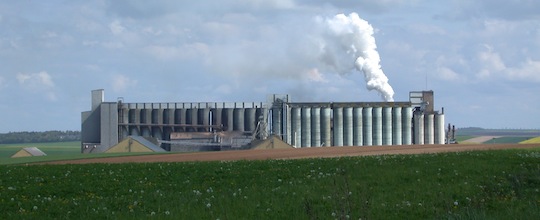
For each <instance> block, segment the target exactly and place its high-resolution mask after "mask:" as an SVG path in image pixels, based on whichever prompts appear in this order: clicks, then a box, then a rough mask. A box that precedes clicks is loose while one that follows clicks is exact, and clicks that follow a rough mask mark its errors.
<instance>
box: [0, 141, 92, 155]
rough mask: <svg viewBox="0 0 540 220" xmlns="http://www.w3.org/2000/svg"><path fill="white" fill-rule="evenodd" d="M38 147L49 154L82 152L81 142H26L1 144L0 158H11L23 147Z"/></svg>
mask: <svg viewBox="0 0 540 220" xmlns="http://www.w3.org/2000/svg"><path fill="white" fill-rule="evenodd" d="M25 147H37V148H39V149H40V150H41V151H43V152H45V153H46V154H47V155H51V156H56V155H66V154H67V155H70V154H71V155H72V154H80V153H81V142H78V141H73V142H52V143H25V144H0V158H1V159H4V158H9V157H11V155H13V154H15V153H16V152H17V151H19V150H20V149H22V148H25Z"/></svg>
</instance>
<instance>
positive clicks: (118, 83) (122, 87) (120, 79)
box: [112, 75, 137, 92]
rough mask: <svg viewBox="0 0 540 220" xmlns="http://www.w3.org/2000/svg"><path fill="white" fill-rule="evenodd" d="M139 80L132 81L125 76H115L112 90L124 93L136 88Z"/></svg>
mask: <svg viewBox="0 0 540 220" xmlns="http://www.w3.org/2000/svg"><path fill="white" fill-rule="evenodd" d="M136 85H137V80H135V79H131V78H129V77H127V76H125V75H114V76H113V78H112V89H113V90H114V91H115V92H124V91H126V90H127V89H128V88H131V87H135V86H136Z"/></svg>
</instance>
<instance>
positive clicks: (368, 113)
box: [362, 107, 373, 146]
mask: <svg viewBox="0 0 540 220" xmlns="http://www.w3.org/2000/svg"><path fill="white" fill-rule="evenodd" d="M372 116H373V107H364V108H363V109H362V125H363V126H362V129H363V135H362V136H363V138H364V144H363V145H364V146H371V145H373V117H372Z"/></svg>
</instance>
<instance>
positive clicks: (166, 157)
mask: <svg viewBox="0 0 540 220" xmlns="http://www.w3.org/2000/svg"><path fill="white" fill-rule="evenodd" d="M534 147H540V144H452V145H409V146H371V147H317V148H301V149H267V150H243V151H214V152H198V153H177V154H174V153H172V154H157V155H141V156H123V157H110V158H93V159H82V160H69V161H55V162H48V163H47V164H86V163H147V162H183V161H233V160H266V159H297V158H321V157H344V156H366V155H384V154H423V153H440V152H457V151H471V150H497V149H524V148H534Z"/></svg>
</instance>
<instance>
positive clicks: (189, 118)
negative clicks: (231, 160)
mask: <svg viewBox="0 0 540 220" xmlns="http://www.w3.org/2000/svg"><path fill="white" fill-rule="evenodd" d="M220 106H223V107H224V108H222V107H220ZM229 106H230V105H229ZM242 106H245V107H234V105H233V106H232V107H228V106H227V105H226V104H218V103H215V104H213V105H209V104H207V105H206V106H203V108H199V107H198V106H193V107H190V106H187V108H186V104H175V103H172V104H170V103H164V104H159V103H158V104H155V103H151V104H146V105H145V104H144V103H142V104H141V103H134V104H129V105H127V106H123V107H120V108H119V110H118V111H119V112H118V115H119V130H120V132H121V133H120V134H121V135H120V137H119V139H120V140H122V139H123V138H125V137H127V136H129V135H134V136H148V137H150V136H151V137H154V138H157V139H168V136H169V135H170V133H172V132H212V131H238V132H253V131H254V130H255V128H256V126H257V123H258V121H259V119H260V118H261V117H262V118H266V111H265V109H264V108H262V104H261V105H256V104H249V105H247V104H243V105H242Z"/></svg>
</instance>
